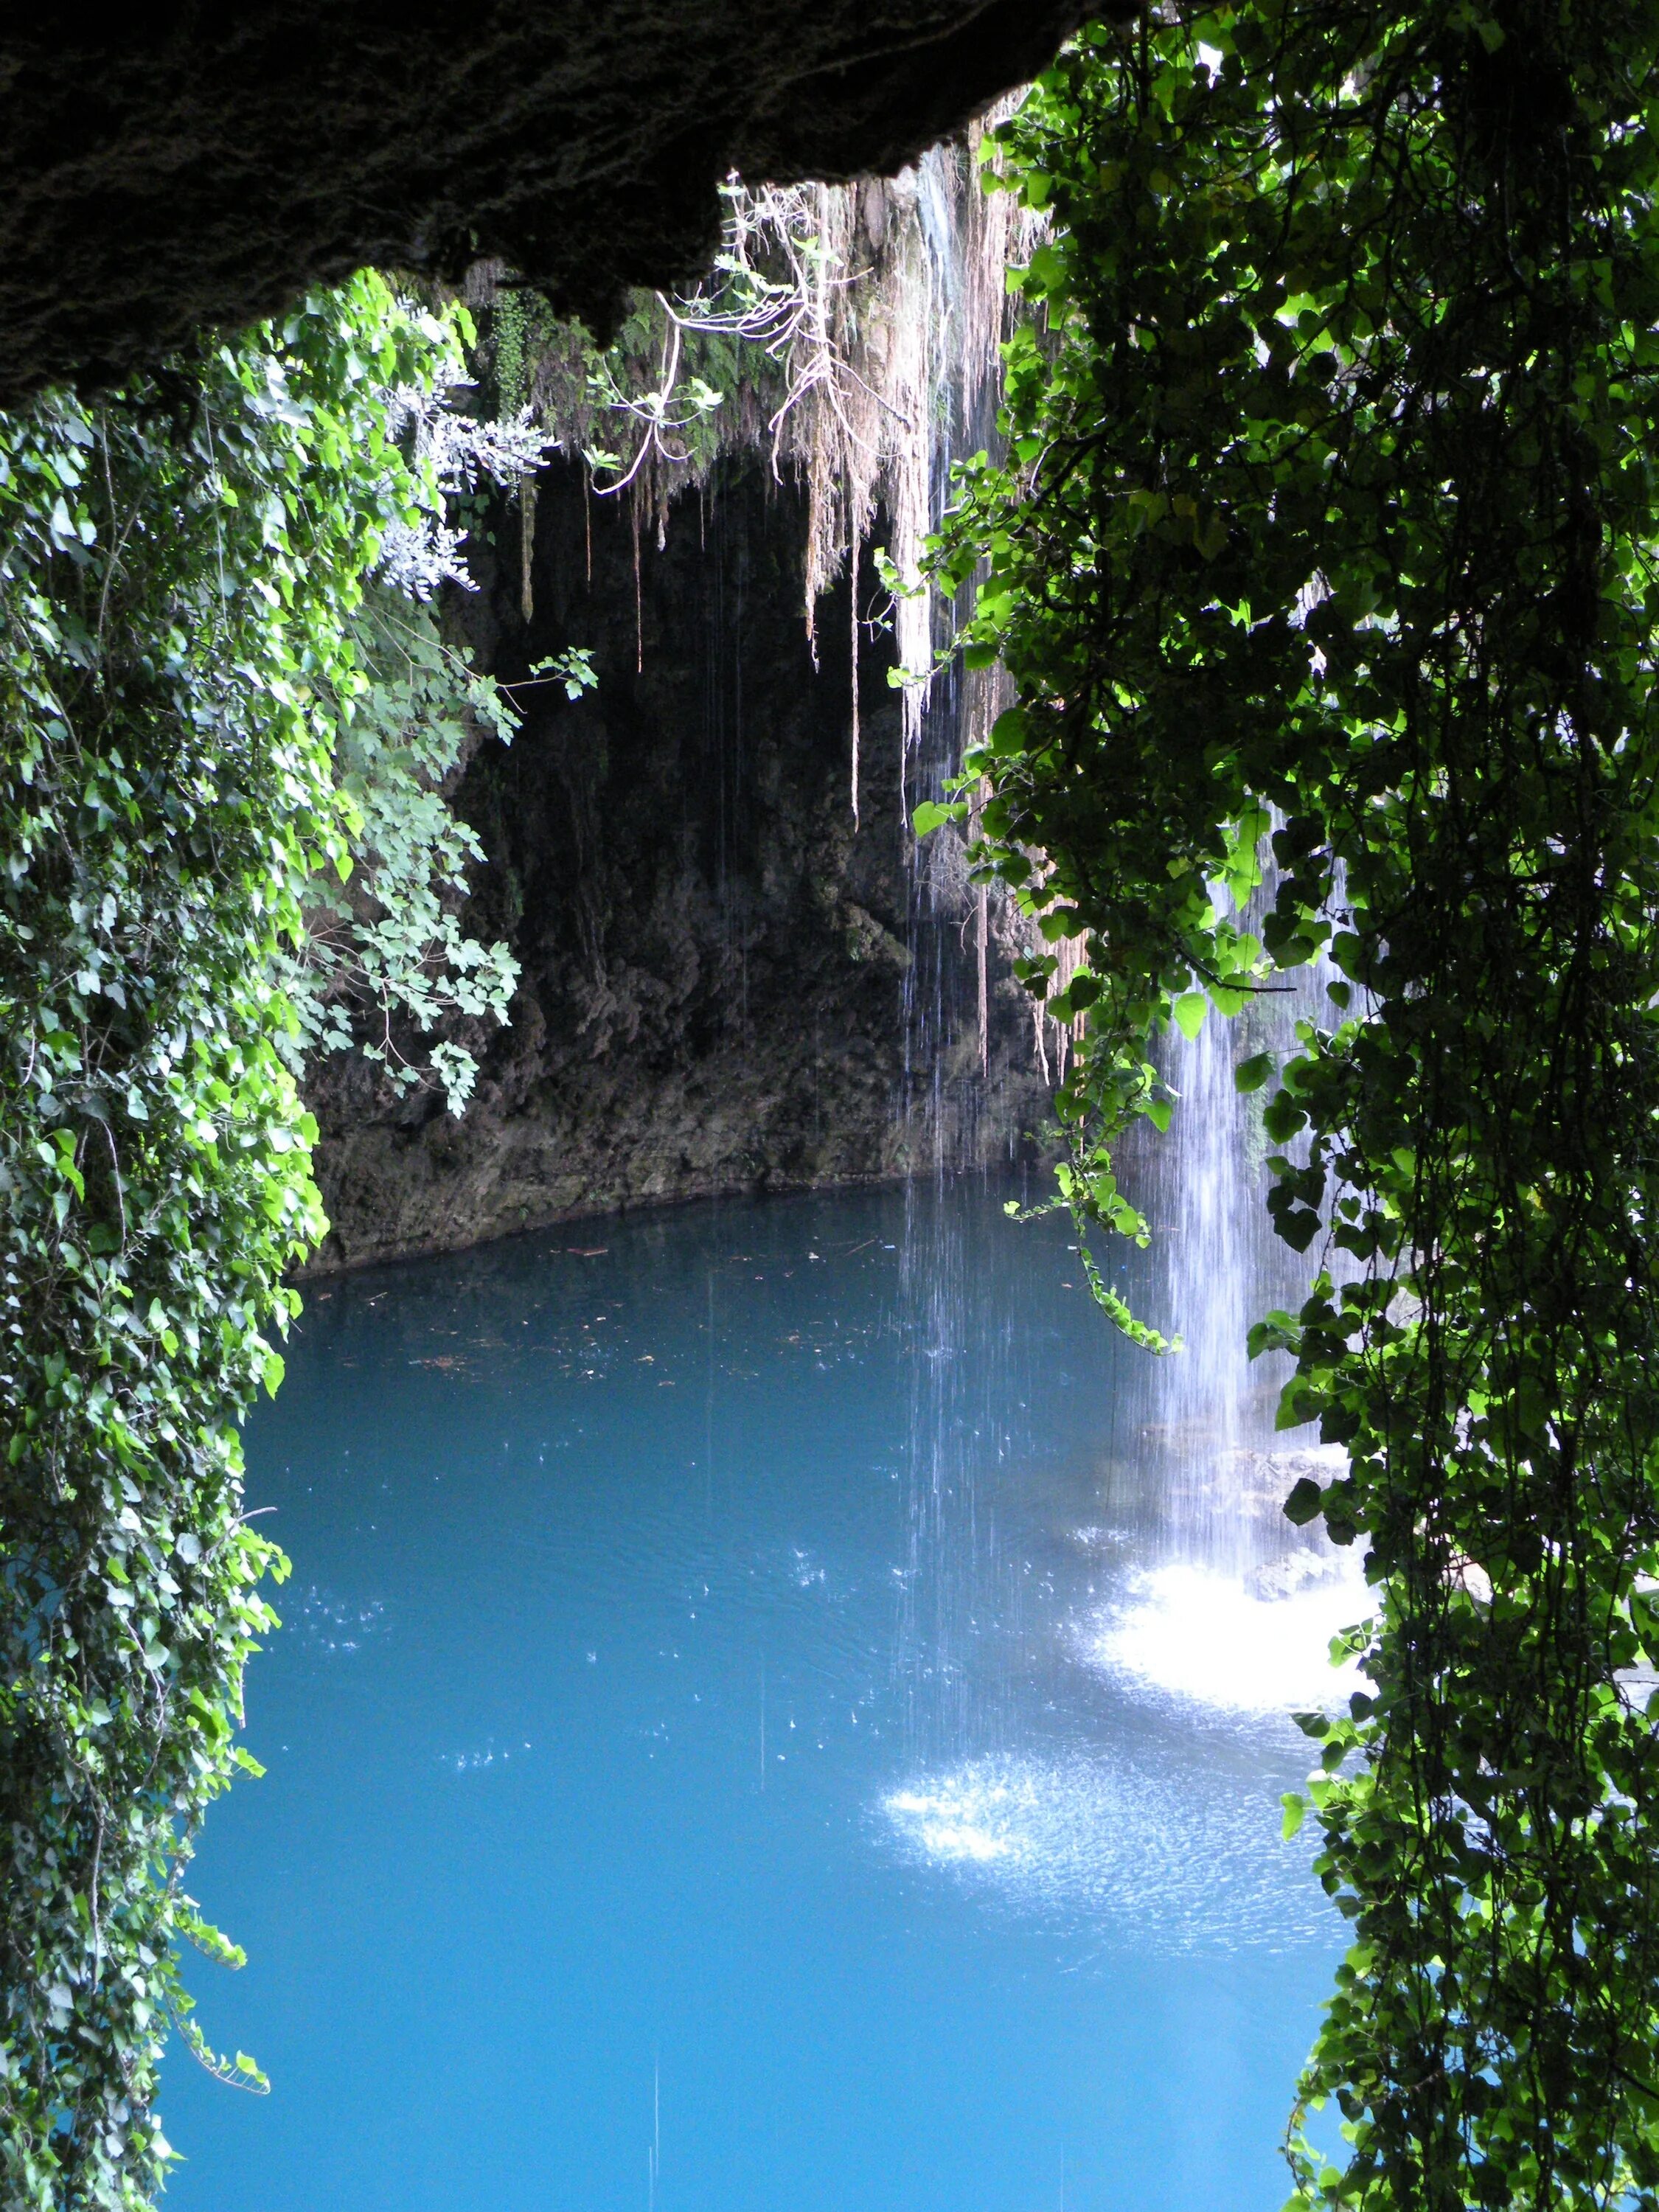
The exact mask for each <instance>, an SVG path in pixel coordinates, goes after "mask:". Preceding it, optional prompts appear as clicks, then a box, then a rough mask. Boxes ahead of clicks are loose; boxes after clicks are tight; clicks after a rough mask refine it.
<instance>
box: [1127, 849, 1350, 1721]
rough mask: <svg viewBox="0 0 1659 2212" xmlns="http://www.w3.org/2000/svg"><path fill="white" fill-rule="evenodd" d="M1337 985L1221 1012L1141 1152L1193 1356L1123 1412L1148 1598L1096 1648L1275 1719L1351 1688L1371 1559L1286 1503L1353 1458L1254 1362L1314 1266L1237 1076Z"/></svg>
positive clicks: (1298, 983)
mask: <svg viewBox="0 0 1659 2212" xmlns="http://www.w3.org/2000/svg"><path fill="white" fill-rule="evenodd" d="M1271 890H1272V885H1271V882H1270V883H1269V885H1268V886H1267V890H1266V891H1265V892H1264V893H1263V894H1262V895H1261V896H1262V897H1263V899H1264V901H1265V899H1266V898H1267V897H1270V896H1271ZM1334 976H1335V970H1334V969H1332V968H1331V967H1330V966H1329V965H1328V963H1326V962H1325V961H1323V960H1319V961H1316V962H1314V963H1310V965H1309V966H1308V967H1306V968H1304V969H1300V970H1297V971H1293V972H1292V973H1291V975H1288V976H1279V977H1278V978H1276V979H1275V981H1274V983H1273V986H1272V987H1270V988H1269V989H1268V990H1267V991H1266V992H1264V994H1262V996H1261V999H1259V1000H1257V1001H1256V1002H1255V1006H1254V1007H1253V1008H1252V1009H1251V1011H1250V1012H1249V1014H1248V1015H1247V1016H1245V1017H1243V1018H1241V1019H1240V1020H1239V1021H1237V1022H1227V1021H1224V1020H1222V1019H1221V1018H1219V1017H1218V1015H1216V1014H1215V1013H1214V1012H1211V1013H1210V1014H1209V1015H1208V1016H1207V1018H1206V1020H1205V1021H1204V1022H1203V1024H1201V1026H1200V1029H1199V1030H1198V1032H1197V1034H1196V1035H1195V1036H1193V1037H1191V1038H1185V1037H1182V1036H1175V1037H1173V1038H1172V1040H1171V1043H1170V1050H1169V1052H1168V1056H1167V1065H1166V1073H1167V1074H1168V1076H1169V1079H1170V1085H1171V1088H1172V1089H1173V1090H1175V1091H1176V1093H1177V1096H1178V1101H1179V1103H1178V1104H1177V1106H1176V1113H1175V1116H1174V1120H1173V1122H1172V1125H1171V1127H1170V1132H1169V1133H1168V1135H1167V1136H1165V1137H1164V1138H1161V1139H1157V1140H1155V1141H1151V1142H1148V1143H1146V1145H1145V1146H1142V1147H1139V1148H1137V1149H1138V1151H1139V1166H1140V1170H1141V1174H1142V1176H1143V1177H1144V1181H1145V1183H1146V1191H1145V1193H1144V1194H1143V1205H1144V1208H1145V1210H1146V1212H1147V1213H1148V1215H1149V1217H1150V1218H1151V1219H1152V1224H1153V1228H1154V1240H1155V1249H1157V1250H1158V1255H1159V1260H1160V1278H1161V1279H1160V1281H1159V1284H1158V1292H1157V1304H1158V1312H1157V1315H1156V1318H1157V1319H1158V1322H1160V1324H1161V1325H1162V1326H1164V1327H1165V1328H1170V1329H1173V1330H1175V1331H1177V1332H1179V1334H1180V1335H1181V1337H1182V1350H1181V1351H1179V1352H1173V1353H1171V1354H1170V1355H1169V1356H1168V1357H1167V1358H1164V1359H1162V1360H1159V1361H1158V1362H1156V1363H1147V1364H1146V1366H1145V1367H1144V1368H1143V1370H1142V1390H1143V1393H1144V1395H1142V1396H1141V1398H1140V1401H1139V1406H1138V1407H1134V1408H1133V1409H1132V1410H1130V1412H1129V1413H1128V1418H1127V1420H1125V1419H1124V1418H1123V1417H1122V1415H1120V1419H1119V1424H1118V1435H1117V1453H1116V1456H1115V1466H1114V1469H1113V1474H1114V1481H1115V1487H1116V1490H1117V1492H1118V1496H1119V1499H1120V1505H1121V1507H1122V1506H1127V1510H1128V1517H1129V1518H1130V1519H1131V1520H1132V1521H1133V1522H1134V1523H1135V1525H1136V1527H1137V1532H1138V1535H1139V1541H1140V1544H1141V1547H1142V1549H1143V1552H1144V1564H1143V1565H1142V1567H1141V1569H1140V1571H1139V1577H1138V1586H1137V1601H1136V1602H1134V1603H1133V1604H1132V1605H1131V1606H1130V1607H1128V1608H1127V1610H1126V1611H1124V1612H1122V1613H1120V1615H1119V1617H1117V1618H1116V1619H1115V1620H1113V1621H1112V1622H1111V1623H1110V1625H1109V1626H1108V1627H1107V1628H1106V1629H1105V1631H1104V1632H1103V1634H1102V1636H1101V1638H1100V1639H1099V1642H1098V1644H1097V1651H1098V1653H1099V1655H1100V1656H1102V1657H1103V1659H1105V1660H1106V1661H1107V1662H1109V1663H1111V1664H1113V1665H1115V1666H1118V1667H1122V1668H1127V1669H1128V1670H1130V1671H1131V1672H1132V1673H1134V1674H1139V1675H1140V1676H1142V1677H1143V1678H1144V1679H1146V1680H1148V1681H1150V1682H1152V1683H1154V1684H1156V1685H1158V1686H1161V1687H1163V1688H1165V1689H1168V1690H1173V1691H1176V1692H1180V1693H1182V1694H1185V1695H1188V1696H1192V1697H1194V1698H1197V1699H1203V1700H1205V1701H1206V1702H1210V1703H1218V1704H1221V1705H1232V1706H1235V1707H1237V1708H1243V1709H1255V1710H1259V1711H1271V1710H1273V1708H1275V1707H1277V1708H1279V1710H1281V1711H1283V1710H1287V1709H1289V1708H1290V1707H1291V1706H1293V1705H1318V1704H1322V1703H1324V1702H1327V1701H1328V1699H1330V1698H1331V1697H1332V1696H1333V1695H1334V1693H1335V1692H1337V1691H1338V1689H1339V1688H1340V1687H1342V1686H1346V1674H1339V1673H1337V1672H1334V1671H1333V1670H1332V1669H1331V1668H1329V1666H1328V1655H1327V1646H1328V1644H1329V1641H1330V1639H1331V1638H1333V1637H1334V1636H1335V1635H1336V1634H1337V1633H1338V1632H1340V1630H1342V1629H1343V1628H1345V1627H1346V1626H1348V1625H1349V1624H1350V1623H1351V1622H1352V1621H1353V1620H1356V1619H1357V1618H1358V1617H1359V1616H1360V1615H1361V1614H1363V1613H1364V1610H1365V1606H1364V1583H1363V1580H1362V1578H1361V1577H1360V1574H1359V1571H1358V1559H1357V1557H1356V1556H1355V1554H1353V1553H1351V1552H1347V1553H1345V1552H1340V1551H1338V1550H1336V1549H1335V1548H1334V1547H1332V1546H1331V1545H1330V1544H1329V1543H1328V1541H1326V1540H1325V1539H1324V1538H1323V1536H1322V1535H1321V1534H1316V1533H1315V1532H1314V1531H1311V1530H1302V1531H1298V1530H1297V1529H1295V1528H1292V1527H1291V1524H1290V1523H1289V1522H1286V1521H1285V1518H1284V1516H1283V1512H1282V1510H1281V1509H1282V1506H1283V1503H1284V1500H1285V1497H1286V1496H1287V1495H1288V1493H1289V1492H1290V1491H1291V1487H1292V1486H1294V1484H1295V1482H1296V1481H1297V1479H1298V1478H1299V1477H1300V1476H1302V1475H1304V1474H1306V1475H1311V1476H1312V1477H1314V1479H1316V1480H1329V1479H1330V1476H1331V1474H1333V1473H1334V1471H1335V1468H1336V1467H1337V1466H1338V1465H1339V1464H1340V1459H1341V1455H1340V1451H1338V1450H1336V1449H1334V1448H1331V1447H1324V1446H1322V1445H1320V1444H1319V1443H1317V1441H1316V1440H1312V1439H1310V1438H1309V1437H1307V1435H1306V1432H1305V1431H1304V1432H1301V1433H1299V1434H1297V1433H1292V1434H1290V1435H1286V1434H1285V1433H1283V1432H1280V1431H1277V1430H1276V1428H1275V1425H1274V1416H1275V1413H1276V1410H1277V1405H1278V1395H1279V1383H1281V1382H1282V1380H1283V1362H1282V1360H1280V1359H1279V1358H1276V1357H1275V1356H1273V1355H1268V1356H1267V1357H1266V1358H1263V1359H1262V1360H1261V1363H1260V1364H1254V1365H1253V1364H1252V1363H1251V1362H1250V1361H1249V1357H1248V1353H1247V1349H1246V1346H1247V1340H1248V1333H1249V1324H1250V1323H1251V1322H1252V1321H1254V1320H1255V1319H1257V1318H1258V1317H1259V1316H1261V1314H1263V1313H1264V1312H1266V1311H1267V1310H1270V1309H1273V1308H1291V1309H1294V1308H1295V1307H1296V1306H1297V1305H1299V1304H1300V1303H1301V1301H1302V1299H1303V1297H1304V1296H1305V1295H1306V1290H1307V1285H1308V1282H1309V1280H1310V1276H1311V1274H1312V1273H1313V1271H1314V1265H1315V1260H1314V1256H1313V1255H1305V1256H1304V1255H1299V1254H1297V1253H1294V1252H1292V1251H1291V1250H1290V1249H1288V1248H1287V1247H1286V1246H1285V1245H1284V1244H1283V1243H1281V1242H1280V1241H1279V1239H1278V1238H1277V1237H1275V1236H1274V1235H1273V1231H1272V1228H1271V1225H1270V1223H1269V1220H1268V1218H1267V1211H1266V1206H1265V1204H1264V1200H1265V1197H1266V1194H1267V1184H1268V1170H1267V1165H1266V1157H1267V1152H1268V1150H1269V1146H1268V1144H1267V1139H1266V1138H1265V1135H1264V1133H1262V1131H1261V1125H1260V1121H1259V1118H1258V1108H1257V1103H1256V1102H1258V1101H1259V1100H1260V1099H1261V1098H1262V1097H1265V1096H1266V1095H1267V1094H1266V1093H1257V1094H1255V1098H1254V1099H1246V1098H1241V1097H1239V1095H1238V1093H1237V1089H1236V1086H1235V1085H1234V1081H1233V1068H1234V1065H1235V1060H1236V1058H1237V1057H1240V1056H1243V1055H1244V1054H1249V1053H1253V1052H1255V1051H1258V1050H1262V1049H1267V1050H1269V1051H1270V1052H1272V1054H1273V1057H1274V1059H1275V1060H1283V1059H1285V1058H1286V1057H1288V1056H1289V1055H1290V1054H1291V1053H1292V1052H1293V1051H1294V1049H1295V1047H1296V1041H1297V1038H1296V1031H1297V1023H1298V1022H1300V1021H1304V1020H1308V1019H1315V1020H1317V1019H1320V1018H1328V1013H1327V1009H1328V1003H1329V1002H1328V995H1327V993H1328V985H1329V984H1330V982H1331V981H1333V980H1334ZM1322 1256H1323V1258H1324V1261H1325V1262H1326V1264H1331V1263H1332V1262H1333V1261H1340V1255H1336V1254H1331V1253H1326V1254H1324V1255H1322ZM1126 1431H1127V1433H1126ZM1126 1447H1127V1449H1126Z"/></svg>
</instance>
